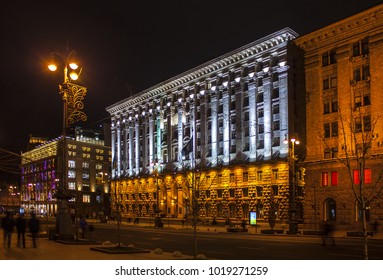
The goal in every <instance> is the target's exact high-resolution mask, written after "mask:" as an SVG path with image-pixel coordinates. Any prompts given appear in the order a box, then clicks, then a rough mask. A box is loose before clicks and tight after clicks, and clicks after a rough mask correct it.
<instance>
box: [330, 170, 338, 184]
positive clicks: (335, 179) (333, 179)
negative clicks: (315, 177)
mask: <svg viewBox="0 0 383 280" xmlns="http://www.w3.org/2000/svg"><path fill="white" fill-rule="evenodd" d="M337 185H338V172H337V171H333V172H331V186H337Z"/></svg>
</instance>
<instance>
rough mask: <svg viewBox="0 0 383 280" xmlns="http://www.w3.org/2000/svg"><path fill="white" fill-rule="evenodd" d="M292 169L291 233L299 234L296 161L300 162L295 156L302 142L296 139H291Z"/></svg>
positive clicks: (285, 141)
mask: <svg viewBox="0 0 383 280" xmlns="http://www.w3.org/2000/svg"><path fill="white" fill-rule="evenodd" d="M290 142H291V156H290V161H291V169H292V192H291V201H290V221H289V232H290V233H293V234H296V233H297V232H298V220H297V216H296V214H297V205H296V199H295V192H296V189H295V161H297V160H298V157H297V156H296V155H295V145H299V143H300V141H299V140H298V139H296V138H291V139H290ZM284 143H285V144H288V143H289V141H288V140H287V139H285V140H284Z"/></svg>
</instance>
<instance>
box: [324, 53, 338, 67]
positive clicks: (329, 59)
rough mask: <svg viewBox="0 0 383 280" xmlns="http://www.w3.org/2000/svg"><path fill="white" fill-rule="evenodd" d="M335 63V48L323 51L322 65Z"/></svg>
mask: <svg viewBox="0 0 383 280" xmlns="http://www.w3.org/2000/svg"><path fill="white" fill-rule="evenodd" d="M334 63H336V50H331V51H327V52H324V53H323V54H322V67H324V66H327V65H331V64H334Z"/></svg>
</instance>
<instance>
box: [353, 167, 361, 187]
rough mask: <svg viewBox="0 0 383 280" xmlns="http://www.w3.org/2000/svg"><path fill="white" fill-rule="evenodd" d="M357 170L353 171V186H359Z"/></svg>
mask: <svg viewBox="0 0 383 280" xmlns="http://www.w3.org/2000/svg"><path fill="white" fill-rule="evenodd" d="M359 180H360V179H359V170H358V169H356V170H354V184H355V185H359Z"/></svg>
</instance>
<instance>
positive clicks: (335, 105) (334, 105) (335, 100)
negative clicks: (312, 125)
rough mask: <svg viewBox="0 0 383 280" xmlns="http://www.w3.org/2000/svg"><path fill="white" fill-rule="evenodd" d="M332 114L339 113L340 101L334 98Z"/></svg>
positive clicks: (332, 100)
mask: <svg viewBox="0 0 383 280" xmlns="http://www.w3.org/2000/svg"><path fill="white" fill-rule="evenodd" d="M331 112H333V113H334V112H338V99H337V98H333V99H331Z"/></svg>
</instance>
